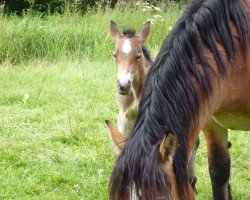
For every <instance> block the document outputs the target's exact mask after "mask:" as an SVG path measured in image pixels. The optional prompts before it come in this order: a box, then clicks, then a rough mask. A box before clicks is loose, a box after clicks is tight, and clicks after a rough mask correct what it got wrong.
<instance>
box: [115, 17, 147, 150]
mask: <svg viewBox="0 0 250 200" xmlns="http://www.w3.org/2000/svg"><path fill="white" fill-rule="evenodd" d="M110 33H111V36H112V38H113V40H114V42H115V50H114V53H113V54H114V57H115V60H116V74H117V94H116V103H117V105H118V107H119V115H118V120H117V121H118V130H119V131H120V132H121V133H123V134H124V135H125V136H126V137H127V136H129V135H130V134H131V132H132V128H133V126H134V124H135V119H136V117H137V112H138V105H139V102H140V100H141V95H142V89H143V87H144V83H145V78H146V75H147V73H148V70H149V68H150V66H151V64H152V58H151V56H150V53H149V51H148V50H147V48H146V47H145V46H144V43H145V41H146V39H147V37H148V35H149V33H150V21H147V22H146V23H145V24H144V25H143V28H142V30H141V31H140V33H139V34H138V35H136V32H135V30H134V29H124V30H123V32H122V34H121V33H120V32H119V30H118V27H117V25H116V23H115V22H114V21H111V22H110ZM118 151H119V149H118Z"/></svg>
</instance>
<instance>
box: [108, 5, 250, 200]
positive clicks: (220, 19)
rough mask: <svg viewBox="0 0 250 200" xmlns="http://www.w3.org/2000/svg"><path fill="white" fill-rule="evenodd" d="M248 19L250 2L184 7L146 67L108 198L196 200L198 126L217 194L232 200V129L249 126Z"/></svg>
mask: <svg viewBox="0 0 250 200" xmlns="http://www.w3.org/2000/svg"><path fill="white" fill-rule="evenodd" d="M249 22H250V0H241V1H240V0H196V1H193V2H192V3H191V5H190V6H189V7H187V9H186V10H185V12H184V14H183V15H182V17H181V18H180V19H179V21H178V22H177V24H176V26H175V27H174V28H173V30H172V31H171V33H170V34H169V36H168V37H167V39H166V40H165V42H164V44H163V46H162V48H161V50H160V52H159V54H158V56H157V58H156V60H155V62H154V64H153V66H152V67H151V69H150V71H149V74H148V77H147V80H146V83H145V87H144V91H143V95H142V99H141V103H140V106H139V112H138V117H137V120H136V124H135V127H134V129H133V131H132V134H131V136H130V137H129V139H128V140H127V143H126V145H125V146H124V149H123V151H122V152H121V154H120V156H119V157H118V160H117V162H116V165H115V167H114V170H113V173H112V176H111V179H110V199H111V200H120V199H142V200H155V199H181V200H182V199H194V194H193V191H192V189H191V186H190V184H189V182H188V173H187V171H188V170H187V168H188V166H187V165H188V159H189V156H190V153H191V151H192V148H193V146H194V143H195V141H196V139H197V137H198V134H199V131H200V130H201V129H202V130H203V132H204V134H205V139H206V143H207V148H208V161H209V172H210V177H211V181H212V189H213V198H214V199H218V200H224V199H225V200H228V199H231V192H230V186H229V175H230V157H229V153H228V143H227V137H228V129H238V130H246V131H247V130H250V92H249V87H250V53H249V51H247V49H248V48H249V47H250V40H249V33H248V26H249V25H250V23H249ZM116 134H117V136H119V133H118V132H116ZM118 138H119V137H118ZM117 142H118V143H117V144H118V145H119V144H120V142H124V141H122V140H121V141H118V140H117Z"/></svg>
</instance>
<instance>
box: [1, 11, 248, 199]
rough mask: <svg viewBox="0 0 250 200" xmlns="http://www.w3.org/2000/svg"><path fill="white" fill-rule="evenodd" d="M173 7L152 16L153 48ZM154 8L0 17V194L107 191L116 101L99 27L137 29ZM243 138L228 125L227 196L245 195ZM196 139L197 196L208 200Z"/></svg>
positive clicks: (173, 15)
mask: <svg viewBox="0 0 250 200" xmlns="http://www.w3.org/2000/svg"><path fill="white" fill-rule="evenodd" d="M180 12H181V8H179V7H174V8H169V12H166V13H163V12H162V13H160V14H161V15H162V16H163V18H164V19H165V20H164V21H162V22H161V21H160V20H158V21H157V20H156V21H155V22H154V23H153V24H152V34H151V37H150V39H149V41H148V46H149V47H150V49H152V50H153V54H154V55H155V54H156V52H157V51H158V49H159V46H160V45H161V43H162V41H163V39H164V38H165V36H166V35H167V33H168V32H169V28H171V26H173V24H174V22H175V21H176V20H177V16H179V14H180ZM158 14H159V13H158ZM154 15H155V13H152V12H145V13H141V12H139V10H134V11H133V12H132V14H131V12H128V11H127V12H126V11H122V10H116V11H110V12H108V13H106V12H103V13H102V12H99V13H97V14H95V13H88V14H86V15H84V16H80V15H78V14H75V15H63V16H59V15H58V16H57V15H54V16H49V17H47V18H46V19H42V18H40V17H39V16H30V15H27V16H24V17H23V18H18V17H15V16H13V17H8V18H6V17H3V16H2V17H1V18H0V29H1V32H0V63H1V64H0V85H1V87H0V90H1V92H0V114H1V118H0V142H1V146H0V199H83V200H96V199H98V200H99V199H100V200H101V199H103V200H106V199H108V180H109V176H110V173H111V171H112V168H113V166H114V161H115V156H114V154H113V151H112V146H111V145H110V139H109V136H108V131H107V129H106V125H105V123H104V120H105V119H110V120H112V121H113V122H116V117H117V113H118V109H117V106H116V104H115V100H114V96H115V67H114V66H115V64H114V60H113V58H112V56H111V55H112V51H113V47H114V44H113V42H112V40H111V39H110V36H109V35H108V33H107V28H108V24H109V21H110V20H111V19H113V20H115V21H117V24H118V25H120V27H122V26H124V25H126V24H128V22H129V24H130V25H131V26H133V27H135V28H136V29H137V30H139V29H140V27H141V25H142V23H143V22H144V21H145V20H146V19H147V18H154ZM134 19H136V20H134ZM201 137H202V136H201ZM249 139H250V138H249V134H247V133H246V132H241V131H232V132H230V138H229V140H230V141H231V142H232V144H233V146H232V148H231V149H230V153H231V155H232V173H231V183H232V190H233V197H234V199H250V194H249V189H250V188H249V185H250V176H249V168H250V161H249V154H248V153H249V150H250V149H249V146H248V141H249ZM201 141H202V143H201V146H200V148H199V150H198V154H197V164H196V169H197V174H198V192H199V194H198V195H197V199H198V200H204V199H211V184H210V180H209V175H208V170H207V155H206V148H205V145H204V138H203V137H202V140H201Z"/></svg>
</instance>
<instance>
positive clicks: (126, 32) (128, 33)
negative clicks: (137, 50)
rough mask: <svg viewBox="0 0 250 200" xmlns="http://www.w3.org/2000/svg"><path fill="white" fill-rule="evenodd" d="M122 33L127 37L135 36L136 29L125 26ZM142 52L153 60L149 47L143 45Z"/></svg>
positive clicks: (149, 59)
mask: <svg viewBox="0 0 250 200" xmlns="http://www.w3.org/2000/svg"><path fill="white" fill-rule="evenodd" d="M122 34H123V35H124V36H126V37H135V36H136V31H135V30H134V29H132V28H125V29H123V31H122ZM142 52H143V54H144V56H145V58H146V59H147V60H148V61H149V62H152V58H151V55H150V52H149V50H148V49H147V47H146V46H145V45H143V46H142Z"/></svg>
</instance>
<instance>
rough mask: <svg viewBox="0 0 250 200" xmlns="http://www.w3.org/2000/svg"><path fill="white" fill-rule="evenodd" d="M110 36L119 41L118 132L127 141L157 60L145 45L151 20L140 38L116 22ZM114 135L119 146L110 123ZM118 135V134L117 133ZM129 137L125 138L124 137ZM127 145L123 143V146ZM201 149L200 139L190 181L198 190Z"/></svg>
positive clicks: (119, 149) (190, 173)
mask: <svg viewBox="0 0 250 200" xmlns="http://www.w3.org/2000/svg"><path fill="white" fill-rule="evenodd" d="M110 33H111V36H112V39H113V40H114V42H115V50H114V52H113V55H114V57H115V60H116V73H117V94H116V103H117V105H118V107H119V114H118V120H117V121H118V131H119V133H122V134H120V136H119V140H123V141H125V140H127V137H128V136H130V134H131V132H132V129H133V127H134V124H135V120H136V117H137V113H138V106H139V102H140V100H141V95H142V90H143V88H144V83H145V79H146V76H147V73H148V71H149V69H150V66H151V65H152V64H153V59H152V58H151V56H150V53H149V51H148V50H147V48H146V47H145V45H144V43H145V41H146V40H147V38H148V35H149V34H150V21H147V22H146V23H145V24H144V25H143V27H142V29H141V31H140V33H139V34H138V35H136V32H135V30H134V29H131V28H127V29H124V30H123V32H122V34H121V33H120V32H119V30H118V27H117V25H116V23H115V22H114V21H110ZM106 123H107V126H108V128H109V131H110V134H111V136H112V139H113V142H114V143H115V144H116V143H117V141H116V137H113V134H112V130H114V127H113V124H112V123H111V122H110V121H108V120H107V121H106ZM116 136H117V134H116ZM123 136H125V137H123ZM122 144H124V143H121V144H120V145H122ZM120 145H117V146H115V150H116V153H117V154H118V155H119V153H120V151H121V148H119V147H120ZM198 146H199V139H197V142H196V145H195V147H194V149H193V153H192V156H191V159H190V161H189V181H190V183H191V184H192V188H193V189H194V190H195V183H196V180H197V178H196V176H195V167H194V162H195V154H196V150H197V148H198Z"/></svg>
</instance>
